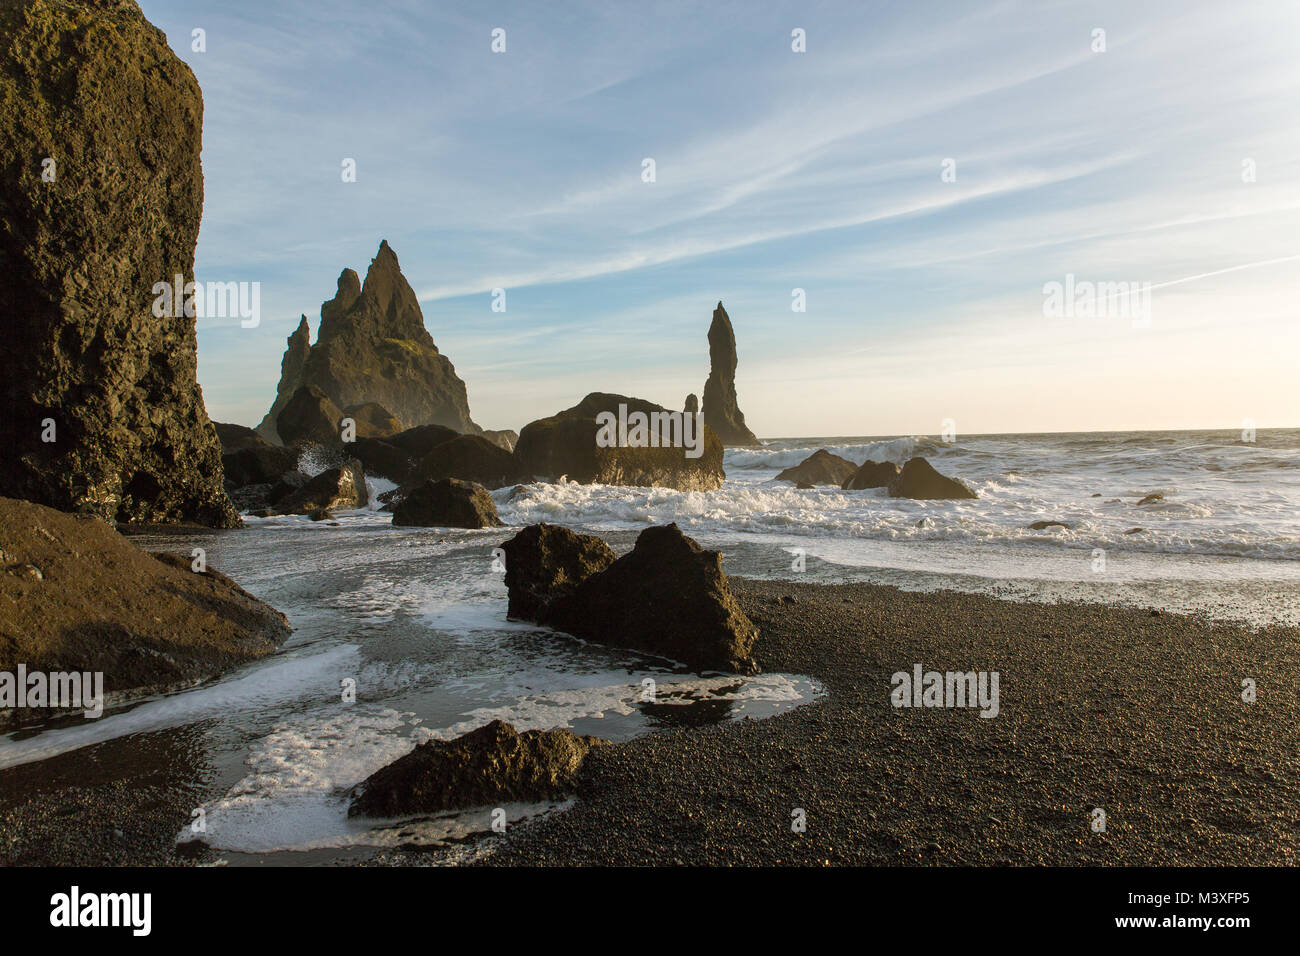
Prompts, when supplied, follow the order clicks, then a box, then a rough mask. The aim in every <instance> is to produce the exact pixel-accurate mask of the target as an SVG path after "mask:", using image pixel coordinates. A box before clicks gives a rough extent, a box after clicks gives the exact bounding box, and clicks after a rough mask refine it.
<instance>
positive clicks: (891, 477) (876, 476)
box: [840, 461, 900, 491]
mask: <svg viewBox="0 0 1300 956" xmlns="http://www.w3.org/2000/svg"><path fill="white" fill-rule="evenodd" d="M899 471H900V469H899V467H898V466H897V465H895V464H894V463H893V462H892V461H866V462H863V463H862V467H861V468H859V469H858V470H857V471H855V472H854V473H853V474H851V475H850V476H849V477H848V478H846V479H845V480H844V484H842V485H840V487H841V488H843V489H844V490H845V491H862V490H864V489H866V488H888V487H889V486H890V485H891V484H893V483H894V482H895V481H896V480H897V479H898V474H899Z"/></svg>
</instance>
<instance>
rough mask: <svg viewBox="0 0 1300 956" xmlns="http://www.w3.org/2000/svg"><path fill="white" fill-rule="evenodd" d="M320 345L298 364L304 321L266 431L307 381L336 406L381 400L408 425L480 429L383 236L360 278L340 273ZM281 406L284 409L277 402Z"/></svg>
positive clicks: (323, 314)
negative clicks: (363, 280) (364, 277)
mask: <svg viewBox="0 0 1300 956" xmlns="http://www.w3.org/2000/svg"><path fill="white" fill-rule="evenodd" d="M320 319H321V321H320V329H319V332H318V334H317V336H316V343H315V344H314V345H310V346H307V348H306V355H305V357H304V358H303V359H302V361H301V366H300V367H299V368H297V369H295V366H296V365H297V364H298V363H297V361H296V358H295V356H296V354H297V351H298V350H301V349H302V346H303V344H305V342H304V340H303V339H301V338H300V333H305V331H306V329H305V323H299V326H298V329H299V331H298V332H295V333H294V334H293V335H291V336H290V337H289V349H288V351H287V352H286V354H285V357H284V361H283V362H282V363H281V376H280V384H279V386H278V387H277V388H276V401H275V404H274V405H272V407H271V411H270V412H268V413H267V417H266V418H265V419H263V421H262V424H261V425H260V426H258V427H259V430H260V431H261V432H262V433H263V434H264V435H267V436H268V437H275V438H281V437H282V436H279V435H274V436H272V435H270V433H269V430H270V429H272V428H275V427H276V426H275V424H274V423H275V419H276V417H277V416H278V414H279V411H280V410H281V409H282V408H283V407H284V405H285V404H287V403H288V400H289V399H290V398H291V397H292V396H293V395H294V394H295V393H296V392H297V391H298V389H300V388H301V387H302V386H304V385H313V386H315V387H316V388H319V389H320V390H321V391H322V392H324V394H325V395H326V396H327V397H328V398H329V399H330V401H331V402H333V403H334V404H335V405H336V406H338V407H339V408H342V409H346V408H353V407H356V406H360V405H365V404H368V403H376V404H378V405H381V406H382V407H383V408H384V409H386V410H387V411H388V412H389V413H391V414H392V415H393V416H394V417H396V418H397V419H398V421H399V422H400V423H401V425H402V427H403V428H413V427H415V426H417V425H444V426H446V427H448V428H453V429H455V430H456V431H458V432H469V433H472V434H478V433H480V432H481V431H482V429H481V428H479V426H478V425H476V424H474V422H473V421H472V420H471V419H470V417H469V399H468V397H467V395H466V391H465V383H464V382H463V381H461V379H460V377H459V376H458V375H457V374H456V368H455V366H453V365H452V364H451V361H450V360H449V359H448V358H447V356H445V355H443V354H441V353H440V352H439V351H438V347H437V346H436V345H434V343H433V336H431V335H430V334H429V332H428V330H427V329H426V328H425V327H424V315H423V313H421V311H420V303H419V301H418V300H417V299H416V297H415V291H414V290H413V289H412V288H411V286H410V284H409V283H408V282H407V281H406V278H405V277H404V276H403V275H402V270H401V267H400V266H399V265H398V262H397V254H396V253H395V252H393V250H392V248H391V247H390V246H389V245H388V241H387V240H384V241H383V242H381V243H380V244H379V251H378V252H377V253H375V258H374V259H373V260H371V263H370V268H369V270H367V272H366V279H365V282H364V283H362V281H361V279H360V278H359V277H358V275H357V273H356V272H354V271H353V270H352V269H344V270H343V272H342V273H341V274H340V275H339V279H338V285H337V289H336V292H335V294H334V298H332V299H330V300H329V301H328V302H326V303H324V304H323V305H322V306H321V310H320ZM277 406H279V407H277Z"/></svg>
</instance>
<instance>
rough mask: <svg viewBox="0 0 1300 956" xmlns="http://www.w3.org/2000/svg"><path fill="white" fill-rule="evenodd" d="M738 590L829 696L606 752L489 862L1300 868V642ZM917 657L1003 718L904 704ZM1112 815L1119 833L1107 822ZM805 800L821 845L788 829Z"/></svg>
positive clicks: (1109, 613)
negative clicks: (551, 810)
mask: <svg viewBox="0 0 1300 956" xmlns="http://www.w3.org/2000/svg"><path fill="white" fill-rule="evenodd" d="M733 585H734V586H735V589H736V591H737V593H738V596H739V597H740V601H741V605H742V606H743V607H744V608H745V611H746V612H747V613H748V614H749V615H750V616H751V617H752V618H753V619H754V621H755V623H756V624H758V625H759V627H760V628H761V629H762V635H761V637H760V638H759V642H758V645H757V647H756V653H757V656H758V659H759V662H760V663H761V665H762V667H763V669H764V670H767V671H787V672H794V673H804V674H810V675H812V676H814V677H816V678H818V679H819V680H821V681H822V682H823V683H824V684H825V685H826V688H827V690H828V691H829V695H828V697H827V698H826V699H825V700H823V701H821V702H819V703H817V704H814V705H811V706H808V707H801V708H798V709H796V710H794V711H791V712H789V713H785V714H782V715H780V716H778V717H773V718H771V719H768V720H763V721H741V722H736V723H731V724H729V725H727V726H724V727H719V728H710V729H703V730H677V731H670V732H667V733H660V734H655V735H653V736H650V737H644V738H641V739H638V740H635V741H632V742H630V743H626V744H622V745H619V746H614V747H605V748H600V749H599V750H597V751H594V752H593V753H592V754H591V756H590V757H589V758H588V760H587V763H586V766H585V767H584V777H583V782H582V786H581V789H580V791H579V794H578V801H577V803H576V805H575V806H574V807H573V809H571V810H569V811H567V812H565V813H562V814H556V815H553V816H551V817H549V818H546V819H544V820H542V821H539V822H538V823H537V824H535V825H533V826H529V827H520V828H519V829H517V830H516V831H515V832H514V833H512V834H510V835H509V837H508V838H507V839H505V840H503V841H501V843H500V849H499V850H498V852H496V853H495V854H493V855H492V856H491V857H489V858H488V859H487V861H486V862H488V863H490V864H497V865H517V864H584V863H586V864H599V863H614V864H634V865H635V864H663V863H679V862H680V863H701V864H772V863H793V864H823V863H831V864H978V865H984V864H1015V865H1025V864H1037V863H1049V864H1088V865H1098V864H1125V865H1137V864H1287V863H1290V864H1294V863H1295V862H1296V861H1297V848H1298V847H1300V700H1298V695H1297V686H1298V682H1300V632H1298V631H1296V630H1294V629H1290V630H1286V629H1275V630H1271V631H1263V632H1249V631H1246V630H1242V629H1237V628H1227V627H1207V626H1205V625H1203V624H1200V623H1197V622H1195V621H1193V620H1191V619H1188V618H1180V617H1174V616H1170V615H1162V616H1152V612H1151V611H1132V610H1117V609H1112V608H1107V607H1102V606H1093V605H1077V604H1074V605H1040V604H1016V603H1011V602H1006V601H998V600H994V599H990V598H984V597H978V596H971V595H966V594H956V593H939V594H915V593H907V592H901V591H896V590H893V589H890V588H883V587H877V586H872V585H837V586H818V585H797V584H789V583H786V582H767V581H745V580H737V579H733ZM782 595H792V596H794V597H795V598H796V602H795V603H793V604H778V603H776V601H777V599H778V598H780V596H782ZM850 602H851V603H850ZM916 663H921V664H923V665H925V667H926V669H927V670H929V669H934V670H941V671H942V670H988V671H993V670H996V671H999V672H1000V674H1001V685H1000V702H1001V713H1000V714H999V716H997V717H996V718H992V719H986V718H981V717H979V716H978V712H977V711H975V710H941V709H910V710H909V709H894V708H892V707H891V706H890V703H889V690H890V686H891V685H890V675H891V674H892V673H894V672H895V671H899V670H906V671H910V670H911V668H912V665H913V664H916ZM1244 677H1252V678H1254V679H1255V680H1256V683H1257V687H1258V699H1257V701H1256V702H1255V703H1253V704H1246V703H1244V702H1243V701H1242V700H1241V697H1240V694H1241V681H1242V678H1244ZM1095 807H1101V808H1103V809H1104V810H1105V811H1106V813H1107V817H1108V819H1107V825H1106V832H1105V833H1103V834H1095V833H1093V832H1092V831H1091V829H1090V825H1089V823H1090V817H1089V815H1090V813H1091V811H1092V810H1093V808H1095ZM794 808H802V809H804V810H805V811H806V814H807V831H806V832H804V833H793V832H791V812H792V810H793V809H794Z"/></svg>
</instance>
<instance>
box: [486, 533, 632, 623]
mask: <svg viewBox="0 0 1300 956" xmlns="http://www.w3.org/2000/svg"><path fill="white" fill-rule="evenodd" d="M501 547H502V549H503V550H504V551H505V553H506V577H505V584H506V590H507V591H508V592H509V594H510V606H509V610H508V611H507V614H508V616H510V617H513V618H520V619H522V620H525V621H541V620H543V619H544V618H545V617H546V616H547V614H548V611H549V609H550V606H551V605H552V604H553V603H555V602H556V601H558V600H560V599H562V598H566V597H568V596H570V595H571V594H573V592H574V591H575V590H577V587H578V585H579V584H581V583H582V582H583V581H585V580H587V578H589V577H591V576H592V575H593V574H597V573H599V572H601V571H604V570H605V569H606V568H607V567H609V566H610V565H611V564H613V563H614V551H613V549H611V548H610V546H609V545H607V544H606V543H605V542H604V541H602V540H601V539H600V538H597V537H596V536H595V535H591V534H578V533H577V532H574V531H570V530H569V529H568V528H562V527H560V526H559V525H554V524H534V525H529V526H528V527H527V528H524V530H523V531H520V532H519V533H518V534H517V535H515V536H514V537H513V538H511V539H510V540H509V541H507V542H505V543H504V544H503V545H502V546H501Z"/></svg>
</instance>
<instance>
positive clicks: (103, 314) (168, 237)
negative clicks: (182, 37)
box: [0, 0, 241, 528]
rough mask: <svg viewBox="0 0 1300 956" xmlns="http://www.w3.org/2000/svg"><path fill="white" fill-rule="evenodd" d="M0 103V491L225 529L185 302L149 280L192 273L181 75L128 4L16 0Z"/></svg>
mask: <svg viewBox="0 0 1300 956" xmlns="http://www.w3.org/2000/svg"><path fill="white" fill-rule="evenodd" d="M0 104H3V106H2V107H0V164H3V173H2V174H0V302H3V303H4V314H5V323H4V335H5V343H4V373H3V375H0V404H2V405H3V408H4V412H3V414H0V448H3V449H4V457H3V463H2V464H0V494H3V495H12V496H14V497H18V498H25V499H28V500H30V501H36V502H40V503H42V504H46V505H50V506H52V507H55V508H59V509H62V510H65V511H76V512H81V513H85V514H93V515H96V516H98V517H100V518H103V519H105V520H109V521H113V520H116V521H121V522H178V521H191V522H198V523H201V524H205V525H210V526H213V527H222V528H226V527H238V526H239V525H240V523H241V522H240V520H239V516H238V514H236V513H235V509H234V507H233V506H232V505H231V503H230V500H229V499H228V498H227V497H226V493H225V491H224V490H223V488H222V475H221V450H220V447H219V446H218V444H217V438H216V433H215V432H214V431H213V428H212V424H211V422H210V421H209V420H208V416H207V413H206V411H204V408H203V397H202V395H201V393H200V391H199V386H198V382H197V381H196V378H195V366H196V356H195V336H194V328H195V318H194V315H193V313H192V312H191V314H190V315H186V314H185V301H184V300H185V296H184V295H182V297H181V301H179V302H171V301H167V302H165V303H164V302H163V301H162V300H161V297H160V292H159V290H160V289H162V288H166V289H168V290H171V289H173V288H174V284H175V283H176V282H180V283H181V285H182V291H183V288H184V284H185V283H187V282H190V281H192V280H193V279H194V243H195V240H196V238H197V236H198V231H199V219H200V217H201V215H202V212H203V170H202V167H201V165H200V162H199V154H200V151H201V149H202V135H201V134H202V121H203V99H202V96H201V95H200V93H199V87H198V83H197V82H196V81H195V79H194V75H193V73H191V72H190V69H189V67H188V66H186V65H185V64H184V63H183V62H182V61H181V60H180V59H179V58H178V57H177V56H176V55H175V54H174V53H173V52H172V50H171V47H170V46H169V45H168V43H167V37H166V36H165V35H164V34H163V32H162V31H161V30H159V29H158V28H157V27H155V26H153V25H152V24H150V23H149V22H148V21H147V20H145V18H144V16H143V15H142V14H141V13H140V9H139V7H137V6H136V5H135V4H134V3H129V2H97V3H91V2H75V0H61V2H59V0H11V2H8V3H6V4H4V6H3V9H2V10H0ZM169 299H170V296H169ZM173 305H175V306H177V309H176V310H175V312H173V310H172V309H171V308H170V306H173ZM156 306H157V307H158V310H159V312H161V314H160V315H156V314H155V311H154V310H155V307H156Z"/></svg>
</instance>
